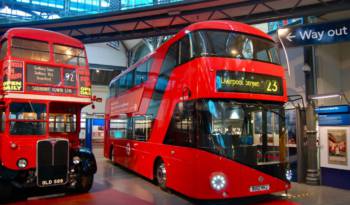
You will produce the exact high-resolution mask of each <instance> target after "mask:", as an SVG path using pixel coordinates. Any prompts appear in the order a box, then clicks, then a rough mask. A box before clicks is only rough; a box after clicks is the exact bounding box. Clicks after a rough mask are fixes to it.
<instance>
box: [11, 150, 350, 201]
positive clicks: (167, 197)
mask: <svg viewBox="0 0 350 205" xmlns="http://www.w3.org/2000/svg"><path fill="white" fill-rule="evenodd" d="M95 154H96V156H97V157H96V158H97V161H98V166H99V167H98V168H99V169H98V173H97V174H96V176H95V183H94V186H93V188H92V190H91V192H90V193H87V194H81V195H68V196H62V195H59V196H55V195H51V196H49V197H46V196H39V197H37V196H32V197H30V198H29V199H28V200H17V201H14V202H11V203H10V204H13V205H15V204H16V205H32V204H33V205H51V204H52V205H53V204H55V205H56V204H57V205H61V204H62V205H95V204H103V205H104V204H106V205H109V204H111V205H112V204H113V205H153V204H157V205H163V204H164V205H165V204H166V205H182V204H183V205H190V204H196V205H197V204H225V205H236V204H254V205H297V204H300V205H304V204H305V205H349V204H350V191H346V190H341V189H335V188H330V187H323V186H307V185H303V184H293V188H292V190H291V191H290V193H289V195H288V197H281V196H270V197H267V198H264V199H261V198H253V199H252V198H249V199H239V200H230V201H220V202H210V203H208V202H204V201H192V200H188V199H186V198H183V197H181V196H179V195H177V194H172V193H167V192H164V191H161V190H160V189H159V188H158V187H157V186H155V185H154V184H152V183H151V182H150V181H148V180H146V179H143V178H141V177H139V176H137V175H135V174H133V173H130V172H128V171H125V170H123V169H121V168H119V167H117V166H114V165H112V164H111V163H110V162H109V161H107V160H105V159H104V158H103V156H102V149H101V148H98V149H95ZM349 180H350V179H349ZM279 195H280V194H279Z"/></svg>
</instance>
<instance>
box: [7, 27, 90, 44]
mask: <svg viewBox="0 0 350 205" xmlns="http://www.w3.org/2000/svg"><path fill="white" fill-rule="evenodd" d="M13 37H19V38H25V39H32V40H38V41H46V42H54V43H57V44H63V45H69V46H73V47H78V48H84V44H82V43H81V42H80V41H79V40H77V39H74V38H72V37H70V36H67V35H64V34H62V33H57V32H53V31H48V30H43V29H37V28H11V29H9V30H7V31H6V33H5V34H4V35H3V36H2V38H13Z"/></svg>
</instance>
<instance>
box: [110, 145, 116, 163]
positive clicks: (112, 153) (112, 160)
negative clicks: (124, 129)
mask: <svg viewBox="0 0 350 205" xmlns="http://www.w3.org/2000/svg"><path fill="white" fill-rule="evenodd" d="M109 159H110V160H111V162H112V164H114V163H115V162H114V149H113V147H111V149H110V151H109Z"/></svg>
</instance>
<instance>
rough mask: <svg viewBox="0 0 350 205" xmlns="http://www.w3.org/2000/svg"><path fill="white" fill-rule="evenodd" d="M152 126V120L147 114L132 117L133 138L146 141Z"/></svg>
mask: <svg viewBox="0 0 350 205" xmlns="http://www.w3.org/2000/svg"><path fill="white" fill-rule="evenodd" d="M151 126H152V120H151V118H150V117H147V116H138V117H134V135H135V136H134V139H135V140H138V141H147V140H148V137H149V134H150V131H151Z"/></svg>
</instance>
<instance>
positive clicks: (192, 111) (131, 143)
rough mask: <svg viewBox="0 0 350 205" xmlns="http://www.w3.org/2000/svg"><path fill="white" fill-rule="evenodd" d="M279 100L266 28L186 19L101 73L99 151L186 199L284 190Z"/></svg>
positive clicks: (282, 98) (278, 73)
mask: <svg viewBox="0 0 350 205" xmlns="http://www.w3.org/2000/svg"><path fill="white" fill-rule="evenodd" d="M286 100H287V93H286V81H285V76H284V69H283V68H282V66H281V65H280V64H279V59H278V55H277V49H276V45H275V43H274V42H273V41H272V39H271V38H270V37H269V36H268V35H267V34H265V33H263V32H261V31H260V30H257V29H255V28H253V27H251V26H248V25H245V24H241V23H237V22H231V21H209V22H201V23H196V24H193V25H190V26H188V27H186V28H185V29H183V30H181V31H180V32H179V33H177V34H176V35H175V36H173V37H172V38H171V39H169V40H168V41H167V42H165V43H164V44H163V45H161V46H160V47H159V48H158V49H157V50H156V51H155V52H153V53H151V54H150V55H148V56H146V57H145V58H143V59H141V60H140V61H139V62H138V63H136V64H135V65H133V66H131V67H130V68H128V69H127V70H126V71H124V72H122V73H121V74H120V75H119V76H117V77H116V78H114V79H113V80H112V81H111V83H110V97H109V99H108V101H107V104H106V132H105V147H104V155H105V157H107V158H110V159H111V160H112V161H113V162H114V163H117V164H119V165H121V166H124V167H127V168H128V169H130V170H132V171H134V172H136V173H138V174H140V175H142V176H144V177H146V178H149V179H152V180H155V181H156V182H157V183H158V184H159V185H160V187H161V188H163V189H166V188H168V189H171V190H175V191H176V192H180V193H182V194H184V195H186V196H188V197H191V198H196V199H223V198H236V197H244V196H252V195H260V194H269V193H273V192H278V191H285V190H287V189H289V188H290V183H289V181H288V180H287V178H288V177H286V174H287V176H288V173H289V170H288V164H287V159H286V155H287V152H286V129H285V122H284V121H285V120H284V109H283V105H284V103H285V102H286Z"/></svg>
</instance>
